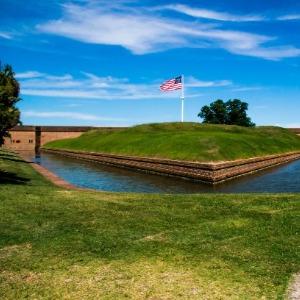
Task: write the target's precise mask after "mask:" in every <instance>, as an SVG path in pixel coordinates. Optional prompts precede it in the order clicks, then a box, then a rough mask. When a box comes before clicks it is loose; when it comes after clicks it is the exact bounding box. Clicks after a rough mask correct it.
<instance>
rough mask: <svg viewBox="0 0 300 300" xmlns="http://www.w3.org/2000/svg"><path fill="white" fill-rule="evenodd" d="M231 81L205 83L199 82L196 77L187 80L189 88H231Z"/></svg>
mask: <svg viewBox="0 0 300 300" xmlns="http://www.w3.org/2000/svg"><path fill="white" fill-rule="evenodd" d="M232 84H233V83H232V81H231V80H219V81H203V80H199V79H197V78H195V77H192V76H190V77H188V78H187V83H186V86H187V87H222V86H229V85H232Z"/></svg>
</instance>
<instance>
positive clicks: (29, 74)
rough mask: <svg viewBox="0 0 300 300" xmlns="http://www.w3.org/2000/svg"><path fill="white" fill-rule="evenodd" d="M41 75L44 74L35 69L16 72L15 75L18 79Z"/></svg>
mask: <svg viewBox="0 0 300 300" xmlns="http://www.w3.org/2000/svg"><path fill="white" fill-rule="evenodd" d="M41 76H44V74H43V73H40V72H37V71H27V72H23V73H17V74H16V77H17V78H18V79H27V78H36V77H41Z"/></svg>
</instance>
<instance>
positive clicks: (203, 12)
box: [158, 4, 265, 22]
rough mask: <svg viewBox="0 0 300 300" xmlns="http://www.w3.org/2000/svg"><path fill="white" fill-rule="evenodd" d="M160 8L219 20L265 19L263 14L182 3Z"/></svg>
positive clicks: (249, 20)
mask: <svg viewBox="0 0 300 300" xmlns="http://www.w3.org/2000/svg"><path fill="white" fill-rule="evenodd" d="M158 9H169V10H173V11H176V12H179V13H183V14H186V15H188V16H191V17H195V18H203V19H211V20H217V21H231V22H253V21H263V20H265V18H264V17H262V16H256V15H233V14H230V13H226V12H218V11H214V10H208V9H202V8H193V7H190V6H187V5H182V4H173V5H166V6H162V7H160V8H158Z"/></svg>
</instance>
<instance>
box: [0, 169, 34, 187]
mask: <svg viewBox="0 0 300 300" xmlns="http://www.w3.org/2000/svg"><path fill="white" fill-rule="evenodd" d="M29 181H30V179H28V178H25V177H21V176H18V175H17V174H15V173H12V172H5V171H2V170H0V185H1V184H26V183H27V182H29Z"/></svg>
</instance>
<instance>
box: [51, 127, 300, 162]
mask: <svg viewBox="0 0 300 300" xmlns="http://www.w3.org/2000/svg"><path fill="white" fill-rule="evenodd" d="M46 147H49V148H63V149H75V150H85V151H96V152H103V153H114V154H127V155H137V156H149V157H162V158H171V159H180V160H196V161H222V160H233V159H238V158H249V157H254V156H261V155H268V154H275V153H283V152H288V151H295V150H300V138H299V137H298V136H297V135H296V134H294V133H291V132H290V131H289V130H287V129H283V128H279V127H257V128H245V127H239V126H226V125H203V124H199V123H162V124H147V125H140V126H136V127H131V128H128V129H123V130H120V131H117V132H109V131H103V130H94V131H90V132H87V133H85V134H83V135H82V136H80V137H78V138H74V139H66V140H60V141H54V142H50V143H48V144H47V145H46Z"/></svg>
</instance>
